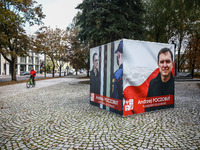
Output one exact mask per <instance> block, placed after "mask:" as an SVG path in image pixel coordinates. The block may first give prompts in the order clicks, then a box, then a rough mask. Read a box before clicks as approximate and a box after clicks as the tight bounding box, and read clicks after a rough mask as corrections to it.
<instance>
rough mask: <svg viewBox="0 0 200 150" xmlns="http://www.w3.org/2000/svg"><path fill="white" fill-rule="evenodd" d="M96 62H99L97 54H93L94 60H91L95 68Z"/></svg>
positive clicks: (96, 66)
mask: <svg viewBox="0 0 200 150" xmlns="http://www.w3.org/2000/svg"><path fill="white" fill-rule="evenodd" d="M98 64H99V58H98V56H97V55H95V56H94V61H93V65H94V67H95V68H96V69H97V68H98Z"/></svg>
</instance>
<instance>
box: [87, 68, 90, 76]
mask: <svg viewBox="0 0 200 150" xmlns="http://www.w3.org/2000/svg"><path fill="white" fill-rule="evenodd" d="M89 72H90V71H89V69H88V70H87V77H89V76H90V75H89Z"/></svg>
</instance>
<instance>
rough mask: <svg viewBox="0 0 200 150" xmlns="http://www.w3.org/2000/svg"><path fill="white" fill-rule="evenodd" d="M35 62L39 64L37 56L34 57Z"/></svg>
mask: <svg viewBox="0 0 200 150" xmlns="http://www.w3.org/2000/svg"><path fill="white" fill-rule="evenodd" d="M35 64H37V65H38V64H39V59H38V57H35Z"/></svg>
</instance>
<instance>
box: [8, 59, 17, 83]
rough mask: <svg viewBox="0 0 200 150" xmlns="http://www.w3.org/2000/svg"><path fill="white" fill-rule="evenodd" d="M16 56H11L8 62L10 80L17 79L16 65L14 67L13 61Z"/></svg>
mask: <svg viewBox="0 0 200 150" xmlns="http://www.w3.org/2000/svg"><path fill="white" fill-rule="evenodd" d="M16 59H17V58H16V57H12V60H11V62H10V68H11V80H12V81H17V77H16V67H15V62H16Z"/></svg>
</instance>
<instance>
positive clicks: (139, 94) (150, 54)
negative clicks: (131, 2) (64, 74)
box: [90, 39, 174, 116]
mask: <svg viewBox="0 0 200 150" xmlns="http://www.w3.org/2000/svg"><path fill="white" fill-rule="evenodd" d="M90 103H91V104H92V105H95V106H97V107H100V108H102V109H106V110H107V111H112V112H115V113H117V114H120V115H123V116H129V115H133V114H139V113H144V112H148V111H153V110H158V109H164V108H172V107H174V45H173V44H164V43H155V42H145V41H136V40H127V39H122V40H118V41H114V42H111V43H108V44H105V45H101V46H98V47H95V48H92V49H91V50H90Z"/></svg>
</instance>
